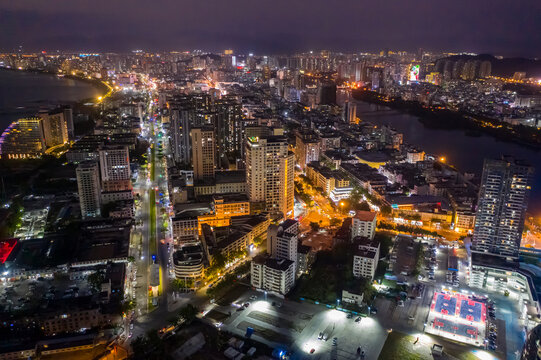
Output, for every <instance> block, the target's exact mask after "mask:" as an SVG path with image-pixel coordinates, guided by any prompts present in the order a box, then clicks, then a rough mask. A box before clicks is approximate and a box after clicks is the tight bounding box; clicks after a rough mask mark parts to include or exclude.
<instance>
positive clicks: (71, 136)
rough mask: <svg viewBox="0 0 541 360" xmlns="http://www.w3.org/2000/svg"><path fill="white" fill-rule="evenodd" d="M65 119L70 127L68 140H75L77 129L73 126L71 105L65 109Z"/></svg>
mask: <svg viewBox="0 0 541 360" xmlns="http://www.w3.org/2000/svg"><path fill="white" fill-rule="evenodd" d="M63 112H64V121H65V122H66V126H67V128H68V140H70V141H73V140H75V129H74V128H73V109H72V108H71V107H70V106H66V107H64V109H63Z"/></svg>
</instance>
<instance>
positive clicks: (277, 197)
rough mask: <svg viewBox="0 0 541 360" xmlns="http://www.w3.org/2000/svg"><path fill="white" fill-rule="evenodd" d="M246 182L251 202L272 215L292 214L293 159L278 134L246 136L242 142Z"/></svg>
mask: <svg viewBox="0 0 541 360" xmlns="http://www.w3.org/2000/svg"><path fill="white" fill-rule="evenodd" d="M245 158H246V184H247V190H248V197H249V198H250V202H251V203H255V204H261V207H262V209H261V210H265V211H267V212H269V213H271V214H273V215H281V216H283V217H291V216H293V195H294V194H293V191H294V186H293V179H294V171H295V159H294V155H293V153H291V152H288V149H287V139H286V138H285V137H281V136H267V137H261V138H258V137H250V138H248V140H247V142H246V151H245Z"/></svg>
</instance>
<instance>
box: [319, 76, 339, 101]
mask: <svg viewBox="0 0 541 360" xmlns="http://www.w3.org/2000/svg"><path fill="white" fill-rule="evenodd" d="M317 100H318V104H319V105H334V104H336V84H335V83H334V82H332V81H322V82H321V83H320V84H319V86H318V88H317Z"/></svg>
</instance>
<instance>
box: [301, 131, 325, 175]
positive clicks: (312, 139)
mask: <svg viewBox="0 0 541 360" xmlns="http://www.w3.org/2000/svg"><path fill="white" fill-rule="evenodd" d="M295 137H296V142H295V160H296V161H297V165H299V166H300V168H301V169H302V170H303V171H304V170H305V168H306V164H309V163H311V162H312V161H319V152H320V147H321V142H320V139H319V137H318V136H317V135H316V134H314V133H312V132H302V130H301V131H299V132H297V134H296V136H295Z"/></svg>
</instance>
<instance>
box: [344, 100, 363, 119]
mask: <svg viewBox="0 0 541 360" xmlns="http://www.w3.org/2000/svg"><path fill="white" fill-rule="evenodd" d="M342 119H343V120H344V122H346V123H348V124H358V123H359V121H358V119H357V104H356V103H355V102H352V101H346V102H345V103H344V109H343V113H342Z"/></svg>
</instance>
